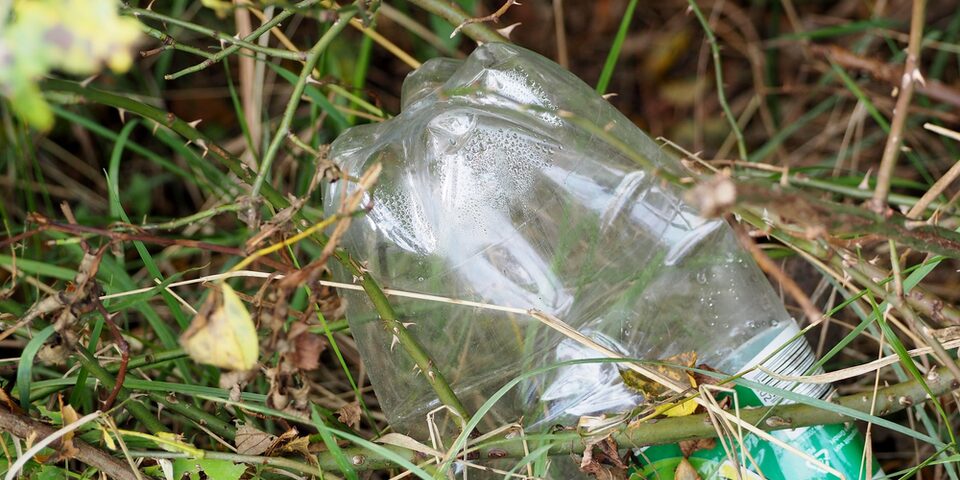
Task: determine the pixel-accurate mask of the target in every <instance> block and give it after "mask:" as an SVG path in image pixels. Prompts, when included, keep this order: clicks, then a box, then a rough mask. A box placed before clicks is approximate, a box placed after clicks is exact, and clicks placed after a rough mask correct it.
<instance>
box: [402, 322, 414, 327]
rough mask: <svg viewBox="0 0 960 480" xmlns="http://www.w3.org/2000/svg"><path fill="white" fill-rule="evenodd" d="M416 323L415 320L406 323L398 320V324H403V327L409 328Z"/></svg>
mask: <svg viewBox="0 0 960 480" xmlns="http://www.w3.org/2000/svg"><path fill="white" fill-rule="evenodd" d="M416 324H417V323H416V322H406V323H404V322H400V325H403V328H409V327H412V326H414V325H416Z"/></svg>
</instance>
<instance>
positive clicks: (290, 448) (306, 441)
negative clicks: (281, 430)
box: [280, 436, 317, 465]
mask: <svg viewBox="0 0 960 480" xmlns="http://www.w3.org/2000/svg"><path fill="white" fill-rule="evenodd" d="M280 451H281V452H283V453H299V454H300V455H303V457H304V458H306V459H307V460H308V461H309V462H310V463H312V464H314V465H317V457H316V455H313V454H311V453H310V437H306V436H304V437H297V438H295V439H293V440H291V441H289V442H287V444H286V445H284V446H283V447H281V448H280Z"/></svg>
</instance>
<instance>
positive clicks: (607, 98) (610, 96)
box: [600, 93, 620, 100]
mask: <svg viewBox="0 0 960 480" xmlns="http://www.w3.org/2000/svg"><path fill="white" fill-rule="evenodd" d="M618 95H620V94H619V93H605V94H603V95H600V96H601V97H603V99H604V100H610V99H611V98H613V97H616V96H618Z"/></svg>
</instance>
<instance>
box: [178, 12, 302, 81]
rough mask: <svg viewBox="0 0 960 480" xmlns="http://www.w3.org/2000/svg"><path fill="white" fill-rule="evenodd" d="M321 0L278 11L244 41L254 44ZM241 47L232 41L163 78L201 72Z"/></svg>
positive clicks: (258, 48)
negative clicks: (198, 60)
mask: <svg viewBox="0 0 960 480" xmlns="http://www.w3.org/2000/svg"><path fill="white" fill-rule="evenodd" d="M319 1H320V0H305V1H302V2H300V3H297V4H296V5H294V6H293V8H288V9H286V10H283V11H282V12H280V13H278V14H277V15H276V16H275V17H273V18H271V19H270V20H269V21H267V22H264V23H263V24H262V25H260V27H258V28H257V29H255V30H254V31H253V32H251V33H250V35H247V36H246V37H244V38H243V41H244V42H246V43H247V44H253V42H254V41H256V40H257V39H258V38H260V36H261V35H263V34H264V33H266V32H268V31H270V29H271V28H274V27H276V26H277V25H280V23H281V22H283V21H284V20H286V19H288V18H290V17H292V16H293V15H294V14H296V13H297V11H298V10H301V9H304V8H308V7H311V6H313V5H316V4H317V3H319ZM231 38H232V37H231ZM240 48H241V45H239V44H236V43H231V44H230V45H229V46H227V47H226V48H224V49H222V50H220V51H219V52H217V53H214V54H213V55H212V56H210V58H207V59H206V60H204V61H203V62H200V63H198V64H196V65H194V66H192V67H187V68H185V69H183V70H180V71H178V72H174V73H171V74H169V75H164V77H163V78H164V79H166V80H175V79H177V78H180V77H182V76H184V75H189V74H191V73H194V72H199V71H200V70H203V69H206V68H209V67H210V66H211V65H213V64H215V63H217V62H219V61H221V60H223V59H224V58H226V57H227V56H228V55H232V54H234V53H236V52H237V51H239V50H240ZM255 50H257V51H259V50H260V46H259V45H256V49H255Z"/></svg>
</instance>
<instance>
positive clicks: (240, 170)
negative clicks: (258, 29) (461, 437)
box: [44, 79, 470, 421]
mask: <svg viewBox="0 0 960 480" xmlns="http://www.w3.org/2000/svg"><path fill="white" fill-rule="evenodd" d="M44 86H45V88H46V89H47V90H52V91H61V92H67V93H72V94H75V95H78V96H80V97H82V98H84V99H86V100H87V101H90V102H94V103H98V104H102V105H107V106H111V107H114V108H121V109H124V110H126V111H127V112H128V113H131V114H136V115H140V116H142V117H144V118H146V119H149V120H152V121H154V122H157V123H158V124H160V125H162V126H165V127H167V128H169V129H170V130H172V131H174V132H175V133H177V134H178V135H180V136H182V137H183V138H185V139H187V140H188V141H189V142H193V143H195V144H197V145H199V146H200V147H201V148H203V149H204V150H205V151H206V155H207V156H209V157H211V158H212V160H214V161H217V162H219V163H221V164H223V165H224V166H226V167H227V168H228V169H229V170H230V171H231V172H232V173H233V174H234V175H236V176H237V177H238V178H239V179H240V180H242V181H243V182H245V183H247V184H252V183H253V181H254V175H253V173H252V172H251V171H250V169H249V167H247V165H246V164H244V163H243V162H241V161H240V159H239V158H237V157H235V156H234V155H232V154H231V153H229V152H227V151H226V150H224V149H223V148H222V147H220V146H219V145H217V144H216V143H213V142H212V141H211V140H209V139H207V138H206V137H205V136H203V134H201V133H200V132H199V131H198V130H197V129H196V128H194V127H193V126H192V125H190V124H189V123H187V122H185V121H184V120H183V119H180V118H178V117H176V116H175V115H173V114H172V113H169V112H165V111H163V110H160V109H158V108H156V107H153V106H151V105H146V104H143V103H140V102H137V101H136V100H133V99H130V98H127V97H123V96H120V95H116V94H113V93H109V92H105V91H102V90H97V89H94V88H90V87H85V86H83V85H80V84H78V83H75V82H68V81H64V80H56V79H51V80H48V81H47V82H46V83H45V85H44ZM260 193H261V195H262V196H263V198H264V199H266V201H267V202H269V203H270V204H271V205H272V206H273V207H274V208H275V209H277V210H282V209H284V208H287V207H289V206H290V202H289V200H287V199H286V197H284V195H283V194H282V193H280V192H279V191H278V190H276V189H275V188H273V186H272V185H270V184H269V183H264V184H263V187H262V188H261V189H260ZM294 218H295V220H296V221H297V222H299V223H303V222H306V223H304V224H306V225H310V224H313V223H315V221H313V220H311V219H308V218H307V217H306V215H304V214H303V212H299V211H298V212H297V213H296V214H294ZM314 239H315V240H316V241H317V242H318V243H321V244H326V240H327V238H326V236H325V235H323V234H320V233H318V234H317V235H315V236H314ZM334 258H336V259H337V260H338V261H339V262H340V263H342V264H343V265H344V266H345V267H347V269H348V270H349V271H350V272H351V273H352V274H353V275H356V276H357V277H360V278H361V279H362V286H363V287H364V290H365V292H366V293H367V296H368V297H370V300H371V302H372V303H373V305H374V307H375V308H376V310H377V313H378V314H379V315H380V317H381V318H382V319H383V321H384V322H385V323H386V324H387V325H388V328H390V329H391V331H392V330H393V329H394V328H396V329H397V330H398V331H399V332H400V333H399V335H397V338H398V340H399V341H400V344H401V345H402V346H403V348H404V349H405V350H406V351H407V353H411V352H413V353H412V356H414V359H415V361H416V362H417V366H418V367H420V369H421V371H423V372H424V374H425V376H426V378H427V381H428V382H429V383H430V385H431V386H432V387H433V389H434V391H435V392H436V393H437V397H438V398H439V399H440V401H441V402H443V404H444V405H446V406H448V407H450V409H451V410H453V411H455V412H456V413H457V415H459V416H460V417H462V418H463V419H464V420H463V421H466V419H469V418H470V414H469V413H468V411H467V409H466V408H465V407H464V406H463V403H461V402H460V400H459V399H458V398H457V396H456V394H455V393H454V392H453V389H452V388H450V385H449V384H448V383H447V381H446V379H445V378H444V376H443V375H441V374H439V373H440V372H438V371H437V370H436V368H435V367H434V364H433V361H432V360H430V357H429V355H428V354H427V352H426V350H424V349H423V347H422V346H420V345H419V343H417V342H416V341H415V340H414V339H413V337H412V336H410V335H409V333H408V332H407V329H406V327H404V326H403V324H402V323H401V322H399V321H398V320H397V318H398V317H397V314H396V312H395V311H394V310H393V307H392V306H391V305H390V302H389V301H388V300H387V297H386V296H385V295H384V294H383V291H382V290H381V289H380V287H379V286H378V285H377V282H376V280H374V279H373V278H372V277H370V276H369V275H367V274H366V273H365V272H364V271H363V269H362V268H361V266H360V265H359V264H358V263H356V262H355V261H354V260H353V259H352V258H350V255H349V254H348V253H347V252H345V251H343V250H338V251H337V252H336V253H335V254H334ZM428 372H434V375H432V376H427V375H426V374H427V373H428Z"/></svg>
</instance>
